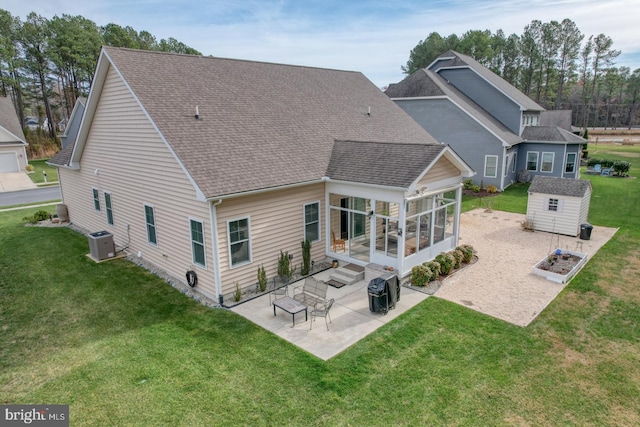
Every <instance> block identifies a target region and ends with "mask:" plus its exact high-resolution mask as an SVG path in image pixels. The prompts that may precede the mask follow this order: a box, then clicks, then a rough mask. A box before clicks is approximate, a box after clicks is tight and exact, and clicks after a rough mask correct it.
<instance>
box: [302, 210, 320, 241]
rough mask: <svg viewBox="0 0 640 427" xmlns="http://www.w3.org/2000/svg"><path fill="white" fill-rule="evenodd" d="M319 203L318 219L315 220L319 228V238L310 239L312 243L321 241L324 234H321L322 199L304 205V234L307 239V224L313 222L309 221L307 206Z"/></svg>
mask: <svg viewBox="0 0 640 427" xmlns="http://www.w3.org/2000/svg"><path fill="white" fill-rule="evenodd" d="M311 205H318V220H317V221H315V224H316V227H317V229H318V234H317V235H318V238H317V239H316V240H310V242H311V243H315V242H319V241H320V240H322V236H321V235H320V201H319V200H318V201H315V202H309V203H305V204H304V206H302V222H303V227H304V229H303V236H304V240H307V226H308V225H311V224H313V222H307V206H311Z"/></svg>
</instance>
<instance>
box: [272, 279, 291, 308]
mask: <svg viewBox="0 0 640 427" xmlns="http://www.w3.org/2000/svg"><path fill="white" fill-rule="evenodd" d="M272 296H273V301H275V300H277V299H278V298H282V297H288V296H289V277H288V276H276V277H274V278H273V280H271V285H270V286H269V305H271V303H272V301H271V297H272Z"/></svg>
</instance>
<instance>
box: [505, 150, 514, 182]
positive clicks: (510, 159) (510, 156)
mask: <svg viewBox="0 0 640 427" xmlns="http://www.w3.org/2000/svg"><path fill="white" fill-rule="evenodd" d="M515 156H516V154H515V153H509V154H507V162H506V164H505V167H504V176H505V178H506V176H507V175H509V171H511V172H513V169H515V167H514V165H513V163H514V162H515Z"/></svg>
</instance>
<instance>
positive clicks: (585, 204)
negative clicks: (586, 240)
mask: <svg viewBox="0 0 640 427" xmlns="http://www.w3.org/2000/svg"><path fill="white" fill-rule="evenodd" d="M590 203H591V189H590V188H587V190H586V191H585V192H584V196H583V197H582V201H581V202H580V216H579V219H578V233H579V232H580V225H581V224H586V223H588V222H589V205H590Z"/></svg>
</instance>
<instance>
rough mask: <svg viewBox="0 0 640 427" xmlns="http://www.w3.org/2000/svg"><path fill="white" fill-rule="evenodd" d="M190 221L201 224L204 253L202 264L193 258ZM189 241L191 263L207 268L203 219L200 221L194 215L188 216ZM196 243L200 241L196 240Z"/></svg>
mask: <svg viewBox="0 0 640 427" xmlns="http://www.w3.org/2000/svg"><path fill="white" fill-rule="evenodd" d="M191 222H197V223H199V224H200V225H201V226H202V253H203V255H204V264H198V263H197V262H196V260H195V257H194V255H195V254H194V252H193V243H194V240H193V234H192V230H191ZM189 243H190V246H191V262H192V263H193V265H195V266H197V267H200V268H202V269H205V270H206V269H207V241H206V240H205V238H204V221H202V220H201V219H199V218H194V217H189ZM196 243H198V244H200V242H196Z"/></svg>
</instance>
